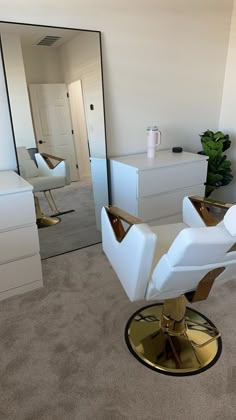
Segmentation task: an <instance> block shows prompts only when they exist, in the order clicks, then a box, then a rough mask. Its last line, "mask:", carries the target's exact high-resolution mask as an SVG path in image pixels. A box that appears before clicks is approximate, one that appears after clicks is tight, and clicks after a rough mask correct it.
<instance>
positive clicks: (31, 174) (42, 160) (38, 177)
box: [17, 146, 73, 227]
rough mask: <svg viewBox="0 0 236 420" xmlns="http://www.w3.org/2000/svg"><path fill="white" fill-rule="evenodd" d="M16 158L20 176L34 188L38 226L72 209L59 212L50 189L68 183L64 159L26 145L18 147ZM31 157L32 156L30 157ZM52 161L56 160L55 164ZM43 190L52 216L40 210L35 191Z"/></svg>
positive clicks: (47, 223)
mask: <svg viewBox="0 0 236 420" xmlns="http://www.w3.org/2000/svg"><path fill="white" fill-rule="evenodd" d="M17 153H18V160H19V169H20V174H21V176H22V177H23V178H24V179H25V180H26V181H28V182H29V183H30V184H31V185H33V188H34V196H35V203H36V215H37V223H38V226H39V227H46V226H51V225H54V224H57V223H59V222H60V219H59V218H58V217H55V216H58V215H60V214H64V213H69V212H71V211H73V210H68V211H66V212H60V211H59V210H58V208H57V205H56V203H55V200H54V198H53V196H52V192H51V190H53V189H57V188H62V187H65V186H66V185H69V184H70V169H69V164H68V162H67V161H66V160H64V159H62V158H58V157H56V156H53V155H49V154H46V153H42V154H41V153H35V154H34V157H33V156H31V155H32V153H30V151H28V150H27V149H26V147H24V146H22V147H18V148H17ZM32 157H33V158H32ZM53 162H57V163H56V164H55V165H54V163H53ZM38 192H43V193H44V196H45V198H46V200H47V202H48V204H49V206H50V208H51V210H52V212H53V213H54V214H53V215H52V216H50V217H48V216H45V215H44V214H43V212H42V210H41V207H40V203H39V199H38V197H37V196H36V193H38Z"/></svg>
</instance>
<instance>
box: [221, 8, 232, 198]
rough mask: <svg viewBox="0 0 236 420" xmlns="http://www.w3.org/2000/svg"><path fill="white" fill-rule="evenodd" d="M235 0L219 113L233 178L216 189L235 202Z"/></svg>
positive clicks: (222, 195) (223, 196)
mask: <svg viewBox="0 0 236 420" xmlns="http://www.w3.org/2000/svg"><path fill="white" fill-rule="evenodd" d="M235 110H236V1H235V4H234V10H233V15H232V22H231V32H230V41H229V50H228V58H227V65H226V72H225V83H224V92H223V98H222V107H221V115H220V123H219V128H220V130H222V131H224V132H225V133H228V134H230V139H231V141H232V143H231V147H230V149H229V150H228V152H227V155H228V157H229V159H230V160H231V162H232V168H233V173H234V180H233V181H232V182H231V183H230V184H229V185H228V186H226V187H224V188H221V189H220V190H218V191H217V197H219V198H221V199H222V200H224V201H229V202H236V114H235Z"/></svg>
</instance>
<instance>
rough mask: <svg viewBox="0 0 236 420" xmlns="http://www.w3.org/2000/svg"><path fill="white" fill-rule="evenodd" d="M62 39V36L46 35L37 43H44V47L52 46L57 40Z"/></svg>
mask: <svg viewBox="0 0 236 420" xmlns="http://www.w3.org/2000/svg"><path fill="white" fill-rule="evenodd" d="M58 39H61V36H53V35H46V36H44V37H43V38H41V39H40V41H38V42H37V43H36V44H35V45H42V46H43V47H51V46H52V45H53V44H55V42H57V41H58Z"/></svg>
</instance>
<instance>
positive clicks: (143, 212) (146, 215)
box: [138, 185, 205, 222]
mask: <svg viewBox="0 0 236 420" xmlns="http://www.w3.org/2000/svg"><path fill="white" fill-rule="evenodd" d="M204 192H205V186H204V185H195V186H194V187H188V188H184V189H182V190H178V191H172V192H170V193H168V194H160V195H158V196H152V197H146V198H140V199H139V200H138V215H139V217H140V219H141V220H143V221H144V222H148V221H151V220H156V219H160V218H162V217H169V216H172V215H174V214H177V213H182V201H183V198H184V197H186V196H189V195H200V196H203V195H204Z"/></svg>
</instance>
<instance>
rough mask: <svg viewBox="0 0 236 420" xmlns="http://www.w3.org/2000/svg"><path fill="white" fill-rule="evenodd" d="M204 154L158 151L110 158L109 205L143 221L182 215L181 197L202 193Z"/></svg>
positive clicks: (175, 218) (158, 221) (163, 221)
mask: <svg viewBox="0 0 236 420" xmlns="http://www.w3.org/2000/svg"><path fill="white" fill-rule="evenodd" d="M206 175H207V156H202V155H198V154H195V153H188V152H182V153H173V152H172V151H170V150H162V151H159V152H157V153H156V157H155V159H148V158H147V156H146V154H137V155H129V156H120V157H117V158H112V159H110V179H111V195H112V205H114V206H117V207H120V208H122V209H123V210H125V211H127V212H129V213H131V214H133V215H134V216H136V217H139V218H140V219H142V220H143V221H145V222H150V223H152V222H153V223H155V222H156V223H159V224H162V223H168V222H175V221H176V222H177V221H180V220H181V218H182V201H183V198H184V197H185V196H189V195H201V196H203V195H204V191H205V186H204V183H205V181H206Z"/></svg>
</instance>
